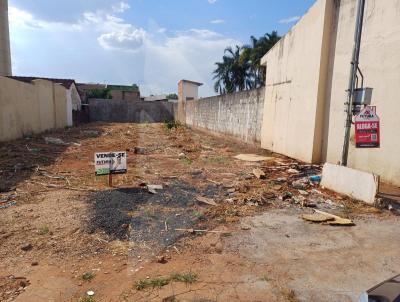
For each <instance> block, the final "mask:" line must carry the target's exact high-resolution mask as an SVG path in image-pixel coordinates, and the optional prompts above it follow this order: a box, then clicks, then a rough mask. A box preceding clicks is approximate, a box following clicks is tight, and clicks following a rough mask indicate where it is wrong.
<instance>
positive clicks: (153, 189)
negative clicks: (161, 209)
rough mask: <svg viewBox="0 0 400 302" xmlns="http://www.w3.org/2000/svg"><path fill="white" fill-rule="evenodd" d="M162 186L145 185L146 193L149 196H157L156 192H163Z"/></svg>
mask: <svg viewBox="0 0 400 302" xmlns="http://www.w3.org/2000/svg"><path fill="white" fill-rule="evenodd" d="M163 189H164V187H163V186H162V185H147V191H148V192H149V193H151V194H157V190H163Z"/></svg>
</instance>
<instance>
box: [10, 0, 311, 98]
mask: <svg viewBox="0 0 400 302" xmlns="http://www.w3.org/2000/svg"><path fill="white" fill-rule="evenodd" d="M313 3H314V0H123V1H119V0H115V1H114V0H68V1H66V0H9V22H10V37H11V52H12V65H13V74H14V75H25V76H41V77H54V78H72V79H75V80H76V81H77V82H88V83H89V82H90V83H107V84H121V85H132V84H133V83H136V84H138V85H139V87H140V91H141V94H142V95H145V96H146V95H151V94H163V93H176V91H177V83H178V81H179V80H180V79H188V80H193V81H198V82H201V83H204V86H202V87H201V88H200V96H210V95H213V94H215V93H214V91H213V75H212V72H213V70H214V69H215V62H218V61H220V60H221V58H222V56H223V53H224V49H225V48H226V47H228V46H234V45H243V44H246V43H248V42H249V39H250V36H252V35H253V36H255V37H259V36H261V35H264V34H265V33H270V32H271V31H273V30H277V31H278V33H279V34H280V35H284V34H285V33H286V32H287V31H288V30H289V29H290V28H291V27H292V26H293V25H294V24H295V23H296V22H297V21H298V20H299V18H300V16H302V15H304V13H305V12H306V11H307V10H308V9H309V8H310V7H311V6H312V4H313Z"/></svg>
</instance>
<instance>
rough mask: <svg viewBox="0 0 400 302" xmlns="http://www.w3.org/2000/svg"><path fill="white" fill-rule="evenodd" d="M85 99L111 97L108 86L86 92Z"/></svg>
mask: <svg viewBox="0 0 400 302" xmlns="http://www.w3.org/2000/svg"><path fill="white" fill-rule="evenodd" d="M86 99H87V100H88V99H111V92H110V89H109V88H102V89H92V90H89V91H88V92H87V93H86Z"/></svg>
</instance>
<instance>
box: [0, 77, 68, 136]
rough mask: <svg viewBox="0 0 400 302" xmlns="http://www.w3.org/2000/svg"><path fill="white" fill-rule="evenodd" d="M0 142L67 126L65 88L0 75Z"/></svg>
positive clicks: (46, 82) (38, 81) (39, 81)
mask: <svg viewBox="0 0 400 302" xmlns="http://www.w3.org/2000/svg"><path fill="white" fill-rule="evenodd" d="M0 107H1V110H0V141H6V140H12V139H17V138H21V137H23V136H24V135H28V134H34V133H41V132H44V131H46V130H50V129H55V128H62V127H65V126H67V93H66V89H65V88H64V87H63V86H61V85H59V84H54V83H53V82H50V81H45V80H35V81H33V82H32V83H24V82H20V81H16V80H13V79H9V78H7V77H0Z"/></svg>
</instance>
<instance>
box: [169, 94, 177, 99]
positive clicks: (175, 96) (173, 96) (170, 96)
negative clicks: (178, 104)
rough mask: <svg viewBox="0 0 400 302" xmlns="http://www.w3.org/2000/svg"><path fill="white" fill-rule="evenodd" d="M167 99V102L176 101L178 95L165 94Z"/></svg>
mask: <svg viewBox="0 0 400 302" xmlns="http://www.w3.org/2000/svg"><path fill="white" fill-rule="evenodd" d="M167 99H168V100H177V99H178V95H177V94H176V93H170V94H167Z"/></svg>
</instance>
